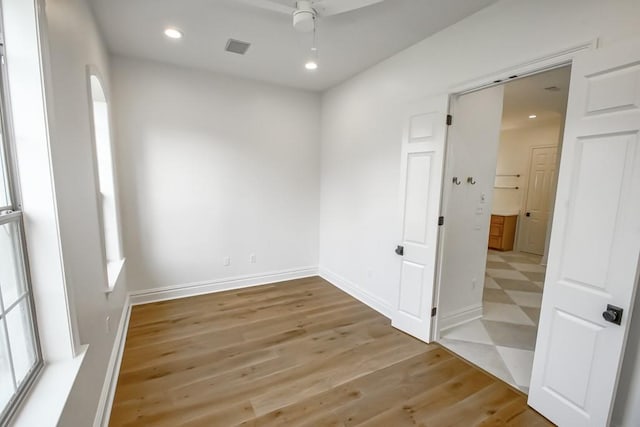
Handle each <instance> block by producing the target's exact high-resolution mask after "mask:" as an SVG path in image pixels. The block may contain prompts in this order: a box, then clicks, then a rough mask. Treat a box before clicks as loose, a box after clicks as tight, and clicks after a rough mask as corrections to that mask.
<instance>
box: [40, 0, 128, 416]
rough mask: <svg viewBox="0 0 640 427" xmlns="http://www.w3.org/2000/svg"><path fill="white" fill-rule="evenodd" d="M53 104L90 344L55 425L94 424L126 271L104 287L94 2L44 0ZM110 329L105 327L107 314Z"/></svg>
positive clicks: (65, 226) (57, 175) (100, 58)
mask: <svg viewBox="0 0 640 427" xmlns="http://www.w3.org/2000/svg"><path fill="white" fill-rule="evenodd" d="M46 21H47V22H46V25H47V26H48V36H49V47H50V59H51V64H50V70H51V82H50V83H51V86H50V87H49V88H48V90H47V94H48V96H50V99H49V100H50V101H52V103H51V107H52V111H50V117H49V119H50V121H51V125H52V127H51V159H52V166H53V174H54V180H55V192H56V203H57V208H58V218H59V226H60V238H61V246H62V253H63V258H64V271H65V277H66V283H67V292H68V293H69V295H70V296H71V297H72V298H71V299H72V301H73V307H72V309H73V311H74V312H75V315H76V316H77V319H78V328H79V336H80V342H81V344H89V350H88V353H87V355H86V357H85V360H84V363H83V365H82V368H81V370H80V373H79V374H78V377H77V378H76V381H75V384H74V387H73V389H72V392H71V394H70V396H69V398H68V400H67V404H66V407H65V409H64V411H63V414H62V418H61V420H60V425H63V426H80V425H83V426H85V425H91V424H92V423H93V419H94V416H95V412H96V408H97V405H98V400H99V396H100V393H101V390H102V385H103V382H104V378H105V373H106V368H107V363H108V360H109V357H110V355H111V350H112V348H113V343H114V335H115V329H116V326H117V322H118V320H119V319H120V314H121V311H122V306H123V302H124V296H125V294H126V291H127V289H126V283H124V282H125V277H124V276H122V282H121V283H118V284H116V287H115V290H114V292H113V293H111V294H109V295H107V294H105V293H104V289H105V288H106V287H107V277H106V264H105V260H104V258H103V249H102V246H101V240H100V227H99V223H98V205H97V197H96V184H95V181H94V178H95V176H96V174H95V170H94V162H93V157H92V156H93V154H92V153H93V152H92V149H93V148H92V138H91V131H90V116H89V102H90V101H89V100H90V95H89V92H88V85H87V76H86V66H87V65H89V64H91V65H93V66H94V67H96V69H98V70H99V71H100V72H101V74H102V75H103V77H104V81H103V84H104V86H105V91H106V92H107V94H108V92H109V61H108V56H107V52H106V50H105V47H104V44H103V42H102V39H101V37H100V34H99V32H98V30H97V27H96V24H95V21H94V19H93V16H92V14H91V10H90V9H89V7H88V5H87V4H86V3H85V1H83V0H48V1H47V3H46ZM107 316H110V318H111V324H110V326H111V331H110V332H107V331H106V323H105V321H106V318H107Z"/></svg>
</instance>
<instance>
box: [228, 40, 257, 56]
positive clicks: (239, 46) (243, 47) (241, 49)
mask: <svg viewBox="0 0 640 427" xmlns="http://www.w3.org/2000/svg"><path fill="white" fill-rule="evenodd" d="M249 46H251V43H247V42H243V41H240V40H234V39H229V41H227V46H226V47H225V48H224V50H226V51H227V52H231V53H237V54H238V55H244V54H245V53H247V50H248V49H249Z"/></svg>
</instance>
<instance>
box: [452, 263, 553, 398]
mask: <svg viewBox="0 0 640 427" xmlns="http://www.w3.org/2000/svg"><path fill="white" fill-rule="evenodd" d="M544 274H545V268H544V266H541V265H540V257H539V256H537V255H531V254H525V253H519V252H497V251H489V255H488V256H487V272H486V275H485V283H484V296H483V312H484V314H483V317H482V318H481V319H477V320H474V321H472V322H468V323H465V324H463V325H459V326H456V327H453V328H451V329H447V330H446V331H443V332H442V338H441V340H440V343H441V344H442V345H444V346H445V347H447V348H449V349H451V350H453V351H454V352H456V353H458V354H459V355H460V356H462V357H464V358H465V359H467V360H469V361H470V362H472V363H474V364H476V365H477V366H479V367H481V368H483V369H484V370H486V371H488V372H490V373H492V374H493V375H495V376H497V377H498V378H500V379H502V380H503V381H505V382H507V383H509V384H511V385H513V386H515V387H517V388H519V389H520V390H522V391H524V392H525V393H527V392H528V391H529V382H530V381H531V367H532V365H533V350H534V347H535V344H536V333H537V329H538V319H539V317H540V304H541V301H542V289H543V281H544Z"/></svg>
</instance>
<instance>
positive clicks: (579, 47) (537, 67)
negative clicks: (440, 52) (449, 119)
mask: <svg viewBox="0 0 640 427" xmlns="http://www.w3.org/2000/svg"><path fill="white" fill-rule="evenodd" d="M598 46H599V39H598V38H595V39H591V40H588V41H585V42H583V43H580V44H576V45H573V46H569V47H567V48H565V49H561V50H557V51H553V52H550V53H548V54H546V55H543V56H538V57H533V58H531V59H530V60H528V61H525V62H521V63H519V64H514V65H513V66H510V67H506V68H502V69H498V70H495V71H493V72H491V73H488V74H484V75H481V76H478V77H477V78H474V79H471V80H467V81H465V82H461V83H459V84H455V85H452V86H450V87H449V88H447V90H446V92H447V93H449V107H448V108H449V111H448V114H451V109H452V106H453V104H454V102H453V100H454V98H455V97H458V96H461V95H464V94H467V93H471V92H476V91H479V90H482V89H486V88H489V87H492V86H497V85H502V84H505V83H507V82H510V81H514V80H517V79H521V78H524V77H528V76H531V75H534V74H539V73H542V72H545V71H549V70H552V69H555V68H560V67H564V66H567V65H571V64H572V62H573V59H574V58H575V56H576V55H578V54H580V53H582V52H585V51H588V50H595V49H597V48H598ZM454 120H455V118H454ZM449 137H450V133H449V132H447V136H446V140H445V146H444V159H443V161H444V165H443V168H442V173H443V186H442V191H441V193H440V214H441V215H445V214H444V210H445V208H446V205H445V202H446V201H447V200H448V199H449V194H450V192H451V190H450V189H448V187H446V185H445V184H446V182H445V180H444V178H446V176H447V171H448V169H449V165H448V164H447V154H448V148H449ZM562 138H563V139H564V135H563V137H562ZM561 144H562V141H561ZM560 146H561V145H560ZM560 161H562V159H561V160H560ZM445 224H446V223H445ZM444 231H445V229H444V227H441V228H440V229H439V231H438V239H437V242H438V243H437V245H438V247H437V249H436V264H435V265H436V271H435V282H434V286H433V301H434V305H435V306H436V307H440V294H441V293H440V289H441V286H442V266H443V257H444V240H445V235H444ZM552 233H553V230H552ZM441 316H442V310H439V309H438V311H437V314H436V316H434V317H432V318H431V341H432V342H433V341H436V342H437V341H440V338H441V337H440V324H441Z"/></svg>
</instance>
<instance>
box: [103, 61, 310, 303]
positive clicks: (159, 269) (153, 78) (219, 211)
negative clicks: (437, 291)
mask: <svg viewBox="0 0 640 427" xmlns="http://www.w3.org/2000/svg"><path fill="white" fill-rule="evenodd" d="M112 64H113V82H114V95H115V96H114V99H115V112H116V117H115V121H116V128H117V131H116V134H117V138H116V140H117V150H116V151H117V159H118V166H119V170H118V172H119V179H120V184H121V186H120V188H121V193H120V194H121V206H122V214H123V216H122V218H123V234H124V247H125V254H126V256H127V263H128V266H129V269H128V272H129V276H128V277H129V285H130V288H131V289H134V290H135V289H137V290H145V289H151V288H158V287H163V286H170V285H182V284H189V283H195V282H207V281H213V280H218V279H224V278H230V277H237V276H246V275H260V274H265V273H269V272H277V271H284V270H291V269H299V268H304V267H315V266H317V262H318V255H317V254H318V215H319V214H318V212H319V188H320V184H319V168H320V164H319V136H318V135H319V122H320V117H319V114H320V97H319V95H318V94H315V93H311V92H304V91H300V90H293V89H287V88H282V87H278V86H273V85H269V84H264V83H258V82H253V81H250V80H244V79H239V78H234V77H227V76H222V75H218V74H213V73H209V72H200V71H194V70H190V69H186V68H179V67H175V66H168V65H162V64H159V63H154V62H146V61H141V60H132V59H127V58H122V57H115V58H113V61H112ZM250 254H255V255H256V263H253V264H252V263H250V262H249V257H250ZM227 256H229V257H230V258H231V265H230V266H228V267H225V266H224V265H223V258H224V257H227Z"/></svg>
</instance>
